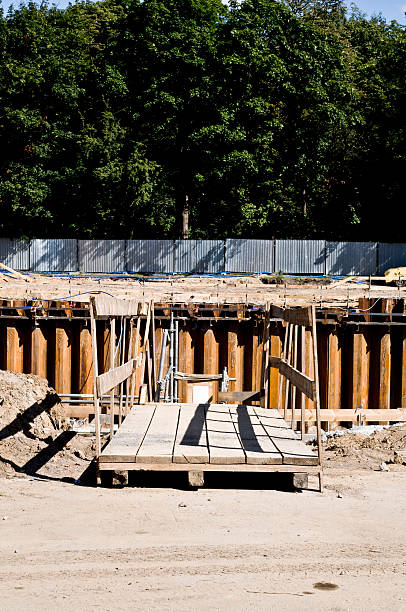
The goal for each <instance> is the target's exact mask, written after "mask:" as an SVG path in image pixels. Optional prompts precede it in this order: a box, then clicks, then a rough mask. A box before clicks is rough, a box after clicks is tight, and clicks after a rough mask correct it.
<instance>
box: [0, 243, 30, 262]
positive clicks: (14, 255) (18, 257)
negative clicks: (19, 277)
mask: <svg viewBox="0 0 406 612" xmlns="http://www.w3.org/2000/svg"><path fill="white" fill-rule="evenodd" d="M0 261H1V263H3V264H4V265H6V266H9V267H10V268H13V269H14V270H29V269H30V243H29V242H24V241H23V240H10V238H0Z"/></svg>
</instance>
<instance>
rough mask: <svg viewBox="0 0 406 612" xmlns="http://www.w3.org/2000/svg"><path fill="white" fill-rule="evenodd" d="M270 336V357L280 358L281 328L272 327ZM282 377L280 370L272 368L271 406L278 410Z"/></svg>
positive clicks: (270, 385)
mask: <svg viewBox="0 0 406 612" xmlns="http://www.w3.org/2000/svg"><path fill="white" fill-rule="evenodd" d="M271 331H274V332H275V333H272V334H271V335H270V357H280V356H281V351H282V341H281V336H280V327H279V326H278V327H277V328H276V329H275V326H274V325H273V326H272V329H271ZM281 378H282V376H281V375H280V374H279V370H278V369H277V368H270V373H269V406H270V408H276V407H277V406H278V401H279V381H280V379H281ZM252 389H257V387H252Z"/></svg>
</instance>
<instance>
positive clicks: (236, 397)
mask: <svg viewBox="0 0 406 612" xmlns="http://www.w3.org/2000/svg"><path fill="white" fill-rule="evenodd" d="M264 395H265V390H264V389H262V390H261V391H224V392H222V391H219V393H218V401H219V402H232V403H236V402H237V403H239V404H243V403H244V402H248V401H249V402H257V401H259V400H260V399H261V397H263V396H264Z"/></svg>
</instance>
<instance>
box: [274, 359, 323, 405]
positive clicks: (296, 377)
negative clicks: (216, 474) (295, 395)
mask: <svg viewBox="0 0 406 612" xmlns="http://www.w3.org/2000/svg"><path fill="white" fill-rule="evenodd" d="M271 367H272V368H278V370H279V372H280V373H281V374H282V375H283V376H285V377H286V378H287V379H288V380H289V381H290V382H291V383H292V384H293V385H295V386H296V387H297V388H298V389H299V391H301V392H302V393H304V394H305V395H307V397H309V398H310V399H311V400H313V399H314V396H315V382H314V380H312V379H311V378H309V377H308V376H306V375H305V374H302V372H299V370H297V369H296V368H294V367H293V366H291V365H290V364H289V363H287V362H286V361H284V360H283V359H280V358H279V357H271Z"/></svg>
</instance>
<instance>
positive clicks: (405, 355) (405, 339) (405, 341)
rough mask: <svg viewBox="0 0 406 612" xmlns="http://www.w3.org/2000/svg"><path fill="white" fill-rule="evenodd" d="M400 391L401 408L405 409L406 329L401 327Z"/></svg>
mask: <svg viewBox="0 0 406 612" xmlns="http://www.w3.org/2000/svg"><path fill="white" fill-rule="evenodd" d="M401 330H402V391H401V407H402V408H406V328H405V327H402V328H401Z"/></svg>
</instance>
